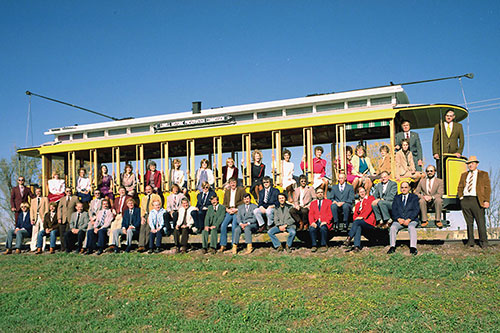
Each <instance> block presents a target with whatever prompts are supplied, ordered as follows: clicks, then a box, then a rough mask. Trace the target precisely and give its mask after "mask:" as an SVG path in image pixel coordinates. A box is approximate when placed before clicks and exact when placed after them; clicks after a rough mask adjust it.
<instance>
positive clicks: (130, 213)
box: [128, 209, 134, 225]
mask: <svg viewBox="0 0 500 333" xmlns="http://www.w3.org/2000/svg"><path fill="white" fill-rule="evenodd" d="M133 214H134V211H133V210H132V209H131V210H129V220H128V221H129V225H132V215H133Z"/></svg>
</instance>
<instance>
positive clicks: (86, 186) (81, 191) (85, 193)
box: [76, 168, 92, 202]
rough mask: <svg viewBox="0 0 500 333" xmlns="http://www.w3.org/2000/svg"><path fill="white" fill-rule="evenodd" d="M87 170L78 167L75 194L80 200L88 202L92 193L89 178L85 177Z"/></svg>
mask: <svg viewBox="0 0 500 333" xmlns="http://www.w3.org/2000/svg"><path fill="white" fill-rule="evenodd" d="M86 173H87V170H85V169H84V168H80V170H78V180H77V181H76V195H77V196H78V199H80V201H81V202H90V200H92V195H91V194H90V179H89V178H88V177H85V175H86Z"/></svg>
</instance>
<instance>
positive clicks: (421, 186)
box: [413, 165, 444, 228]
mask: <svg viewBox="0 0 500 333" xmlns="http://www.w3.org/2000/svg"><path fill="white" fill-rule="evenodd" d="M425 173H426V174H427V177H425V178H422V179H421V180H420V182H419V183H418V185H417V188H416V189H415V192H413V193H415V194H416V195H418V197H419V204H420V213H421V216H422V223H420V225H421V226H422V227H427V225H428V224H429V222H428V221H427V220H428V218H427V209H428V208H430V207H433V206H434V210H435V211H436V220H435V224H436V227H438V228H442V227H443V221H442V213H441V212H442V211H443V194H444V184H443V181H442V180H441V179H439V178H437V177H436V168H435V167H434V165H428V166H427V168H426V169H425Z"/></svg>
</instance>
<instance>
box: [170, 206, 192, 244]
mask: <svg viewBox="0 0 500 333" xmlns="http://www.w3.org/2000/svg"><path fill="white" fill-rule="evenodd" d="M193 209H194V207H192V206H190V205H189V200H188V198H186V197H184V198H182V200H181V207H180V208H179V217H178V218H177V223H176V224H175V229H174V245H175V248H174V249H173V252H174V253H178V252H180V253H186V252H187V247H188V241H189V233H190V231H191V228H193V226H194V219H193V215H192V214H191V212H192V211H193Z"/></svg>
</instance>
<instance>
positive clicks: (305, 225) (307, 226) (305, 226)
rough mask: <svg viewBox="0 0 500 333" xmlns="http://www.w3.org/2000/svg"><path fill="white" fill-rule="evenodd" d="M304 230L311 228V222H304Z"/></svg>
mask: <svg viewBox="0 0 500 333" xmlns="http://www.w3.org/2000/svg"><path fill="white" fill-rule="evenodd" d="M302 230H303V231H307V230H309V224H307V223H304V228H303V229H302Z"/></svg>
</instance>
